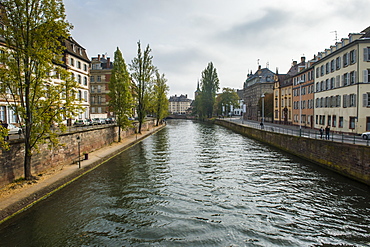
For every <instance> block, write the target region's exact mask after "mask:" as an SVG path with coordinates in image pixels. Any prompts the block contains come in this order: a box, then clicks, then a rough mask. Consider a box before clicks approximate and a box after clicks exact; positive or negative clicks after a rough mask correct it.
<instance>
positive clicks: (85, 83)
mask: <svg viewBox="0 0 370 247" xmlns="http://www.w3.org/2000/svg"><path fill="white" fill-rule="evenodd" d="M84 85H85V86H87V77H86V76H84Z"/></svg>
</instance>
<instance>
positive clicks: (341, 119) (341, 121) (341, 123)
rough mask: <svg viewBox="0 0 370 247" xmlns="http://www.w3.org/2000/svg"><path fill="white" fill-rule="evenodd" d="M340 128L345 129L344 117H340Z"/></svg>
mask: <svg viewBox="0 0 370 247" xmlns="http://www.w3.org/2000/svg"><path fill="white" fill-rule="evenodd" d="M338 127H339V128H343V117H339V125H338Z"/></svg>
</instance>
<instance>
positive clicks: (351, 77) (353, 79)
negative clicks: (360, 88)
mask: <svg viewBox="0 0 370 247" xmlns="http://www.w3.org/2000/svg"><path fill="white" fill-rule="evenodd" d="M355 83H356V71H352V72H350V73H349V84H351V85H352V84H355Z"/></svg>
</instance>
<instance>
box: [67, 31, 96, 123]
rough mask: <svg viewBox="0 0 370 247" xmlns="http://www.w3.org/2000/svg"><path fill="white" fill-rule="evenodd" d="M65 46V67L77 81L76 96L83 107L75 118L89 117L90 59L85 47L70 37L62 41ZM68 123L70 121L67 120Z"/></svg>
mask: <svg viewBox="0 0 370 247" xmlns="http://www.w3.org/2000/svg"><path fill="white" fill-rule="evenodd" d="M63 44H64V46H65V47H66V49H65V51H64V57H63V61H64V63H65V65H66V68H67V70H68V71H69V72H71V75H72V78H74V79H75V80H76V81H77V82H78V85H79V87H78V89H77V94H78V95H77V98H78V99H79V100H80V102H81V105H82V107H83V109H84V110H83V112H81V113H80V114H79V115H78V116H76V117H75V119H74V120H77V119H86V118H89V117H90V103H89V86H90V85H89V72H90V71H89V70H90V60H89V58H88V57H87V53H86V49H85V48H83V47H82V46H81V45H80V44H78V43H77V42H76V40H74V39H73V38H72V37H69V38H68V39H66V40H65V41H64V42H63ZM68 124H69V125H70V124H71V123H70V122H68Z"/></svg>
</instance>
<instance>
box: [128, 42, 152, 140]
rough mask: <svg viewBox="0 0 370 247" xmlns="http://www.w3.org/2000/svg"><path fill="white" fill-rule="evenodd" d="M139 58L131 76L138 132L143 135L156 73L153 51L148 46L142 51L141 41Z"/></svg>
mask: <svg viewBox="0 0 370 247" xmlns="http://www.w3.org/2000/svg"><path fill="white" fill-rule="evenodd" d="M137 46H138V49H137V57H135V58H134V59H133V60H132V62H131V64H130V69H131V72H132V73H131V76H132V79H133V80H134V83H135V93H136V97H137V107H136V111H137V115H138V121H139V129H138V132H139V133H140V134H141V126H142V124H143V122H144V120H145V117H146V115H147V113H148V111H149V109H150V97H151V90H152V76H153V73H154V71H155V67H154V66H153V63H152V60H153V57H152V56H151V55H150V52H151V49H150V47H149V45H147V47H146V49H145V51H144V52H143V51H142V50H141V44H140V41H139V42H138V43H137Z"/></svg>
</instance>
